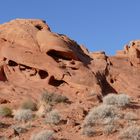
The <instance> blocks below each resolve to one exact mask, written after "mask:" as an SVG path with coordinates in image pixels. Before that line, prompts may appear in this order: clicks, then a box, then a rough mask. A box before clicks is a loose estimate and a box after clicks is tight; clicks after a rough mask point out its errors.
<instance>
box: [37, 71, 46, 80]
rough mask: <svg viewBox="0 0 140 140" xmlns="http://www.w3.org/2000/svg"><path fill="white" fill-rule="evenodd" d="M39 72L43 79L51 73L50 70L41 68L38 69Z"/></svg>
mask: <svg viewBox="0 0 140 140" xmlns="http://www.w3.org/2000/svg"><path fill="white" fill-rule="evenodd" d="M38 74H39V76H40V78H41V79H45V78H47V77H48V75H49V74H48V72H47V71H44V70H39V71H38Z"/></svg>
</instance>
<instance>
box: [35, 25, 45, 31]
mask: <svg viewBox="0 0 140 140" xmlns="http://www.w3.org/2000/svg"><path fill="white" fill-rule="evenodd" d="M35 27H36V28H37V29H38V30H42V29H43V27H42V26H41V25H39V24H37V25H35Z"/></svg>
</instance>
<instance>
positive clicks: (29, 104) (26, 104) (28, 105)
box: [21, 100, 37, 111]
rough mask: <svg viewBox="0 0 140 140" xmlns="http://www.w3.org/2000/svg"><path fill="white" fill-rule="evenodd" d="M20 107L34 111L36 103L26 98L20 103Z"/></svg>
mask: <svg viewBox="0 0 140 140" xmlns="http://www.w3.org/2000/svg"><path fill="white" fill-rule="evenodd" d="M21 109H30V110H32V111H36V110H37V105H36V103H34V102H33V101H32V100H26V101H24V102H23V103H22V104H21Z"/></svg>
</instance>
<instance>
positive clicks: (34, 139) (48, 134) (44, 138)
mask: <svg viewBox="0 0 140 140" xmlns="http://www.w3.org/2000/svg"><path fill="white" fill-rule="evenodd" d="M53 135H54V132H53V131H51V130H43V131H41V132H39V133H37V134H33V135H32V136H31V138H30V140H53V138H54V137H53Z"/></svg>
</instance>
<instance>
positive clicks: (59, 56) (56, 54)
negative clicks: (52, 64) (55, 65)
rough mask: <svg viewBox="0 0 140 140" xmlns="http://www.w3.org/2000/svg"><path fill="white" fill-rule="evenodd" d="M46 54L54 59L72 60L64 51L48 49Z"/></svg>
mask: <svg viewBox="0 0 140 140" xmlns="http://www.w3.org/2000/svg"><path fill="white" fill-rule="evenodd" d="M47 54H48V55H49V56H51V57H52V58H53V59H54V60H56V61H57V60H58V59H63V60H72V58H70V57H69V55H68V54H66V53H65V52H60V51H56V50H50V51H48V52H47Z"/></svg>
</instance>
